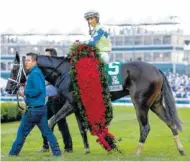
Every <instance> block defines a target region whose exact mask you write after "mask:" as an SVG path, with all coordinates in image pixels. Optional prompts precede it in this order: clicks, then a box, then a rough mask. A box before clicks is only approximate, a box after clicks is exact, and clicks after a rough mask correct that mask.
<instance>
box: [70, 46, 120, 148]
mask: <svg viewBox="0 0 190 162" xmlns="http://www.w3.org/2000/svg"><path fill="white" fill-rule="evenodd" d="M69 58H70V60H71V71H70V75H71V78H72V83H73V95H74V97H75V100H76V102H77V104H78V108H79V109H80V110H79V111H80V114H81V117H82V123H83V125H84V127H85V128H86V129H90V131H91V134H92V135H97V136H98V139H97V142H98V143H100V144H101V145H103V147H104V148H105V149H106V150H107V151H110V150H112V149H116V148H117V146H116V144H115V137H114V136H113V135H112V134H110V133H109V132H108V128H107V126H108V125H109V123H110V122H111V120H112V118H113V110H112V105H111V100H110V94H109V92H108V89H107V87H108V82H107V78H106V73H105V68H104V62H103V61H102V59H101V58H100V54H99V50H98V48H96V47H94V46H93V47H92V46H89V45H86V44H80V43H79V42H78V43H75V44H73V45H72V46H71V48H70V52H69Z"/></svg>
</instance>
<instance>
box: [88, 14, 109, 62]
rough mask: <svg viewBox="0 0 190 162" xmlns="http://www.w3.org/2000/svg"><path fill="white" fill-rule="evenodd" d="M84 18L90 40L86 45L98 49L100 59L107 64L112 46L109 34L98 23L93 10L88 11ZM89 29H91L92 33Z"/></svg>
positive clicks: (97, 16)
mask: <svg viewBox="0 0 190 162" xmlns="http://www.w3.org/2000/svg"><path fill="white" fill-rule="evenodd" d="M84 18H85V19H86V20H87V22H88V26H89V34H90V35H91V39H90V40H89V41H88V42H87V44H88V45H91V46H96V47H97V48H99V50H100V55H101V58H102V59H103V61H104V62H105V63H109V52H110V51H111V49H112V44H111V40H110V39H109V34H108V33H107V32H106V31H105V29H103V28H102V27H101V25H100V23H99V18H100V15H99V13H98V12H97V11H95V10H91V11H88V12H86V13H85V14H84ZM91 27H93V30H92V31H91Z"/></svg>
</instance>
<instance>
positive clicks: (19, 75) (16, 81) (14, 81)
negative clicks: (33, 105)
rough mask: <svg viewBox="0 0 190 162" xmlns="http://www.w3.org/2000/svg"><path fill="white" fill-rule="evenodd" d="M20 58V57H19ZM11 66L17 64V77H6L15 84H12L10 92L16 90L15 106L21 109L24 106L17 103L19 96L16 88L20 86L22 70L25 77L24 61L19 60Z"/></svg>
mask: <svg viewBox="0 0 190 162" xmlns="http://www.w3.org/2000/svg"><path fill="white" fill-rule="evenodd" d="M20 60H21V59H20ZM13 66H19V71H18V75H17V78H16V79H15V80H14V79H12V78H8V81H11V82H13V83H16V85H15V86H14V89H13V91H12V94H13V93H14V92H15V91H16V90H17V93H16V95H17V106H18V108H20V109H22V110H25V109H24V108H22V107H21V106H20V104H19V96H18V89H19V88H20V82H21V76H22V72H23V74H24V77H25V79H26V71H25V70H24V63H23V61H20V64H15V63H14V64H13Z"/></svg>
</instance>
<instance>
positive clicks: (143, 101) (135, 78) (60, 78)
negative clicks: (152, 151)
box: [6, 55, 185, 155]
mask: <svg viewBox="0 0 190 162" xmlns="http://www.w3.org/2000/svg"><path fill="white" fill-rule="evenodd" d="M16 58H17V59H16V63H17V64H19V60H18V58H19V56H17V55H16ZM37 64H38V66H39V68H40V69H41V70H42V72H43V74H44V75H45V76H47V74H49V75H48V77H46V79H47V80H48V81H49V82H50V83H51V84H53V85H58V86H57V87H58V89H59V88H60V85H61V86H63V85H66V88H67V89H68V90H69V89H70V88H69V87H70V86H69V85H70V84H68V81H67V75H65V73H66V72H67V73H68V71H69V70H70V67H71V65H70V61H69V60H68V59H67V58H64V57H48V56H41V55H40V56H38V59H37ZM57 67H58V68H57ZM15 69H16V66H14V67H13V69H12V70H11V73H13V71H16V73H18V69H17V70H15ZM120 73H121V76H122V80H123V82H122V85H123V90H122V91H115V92H110V94H111V100H112V101H114V100H117V99H119V98H122V97H124V96H130V97H131V101H132V103H133V105H134V107H135V111H136V116H137V120H138V123H139V127H140V137H139V142H138V144H137V149H136V152H135V153H136V155H140V154H141V152H142V147H143V145H144V144H145V141H146V139H147V136H148V134H149V132H150V124H149V120H148V112H149V110H151V111H152V112H153V113H155V114H156V115H157V116H158V117H159V118H160V119H161V120H162V121H163V122H165V124H166V125H167V126H168V127H169V128H170V130H171V131H172V134H173V136H174V140H175V143H176V147H177V150H178V151H179V153H180V155H185V154H184V149H183V145H182V144H181V141H180V138H179V135H178V131H182V124H181V121H180V119H179V117H178V114H177V110H176V106H175V100H174V97H173V94H172V90H171V88H170V85H169V82H168V80H167V78H166V76H165V75H164V73H163V72H162V71H160V70H158V69H157V68H156V67H154V66H153V65H151V64H149V63H146V62H143V61H131V62H127V63H123V64H122V66H121V70H120ZM61 74H64V75H61ZM14 79H15V75H14ZM14 79H13V78H12V79H10V80H9V81H8V83H7V88H6V91H7V92H9V93H11V92H12V89H14V88H13V83H14V82H13V81H12V80H14ZM60 89H61V88H60ZM71 91H72V88H71ZM63 96H64V93H63ZM69 97H71V98H72V96H71V93H70V95H69ZM73 107H74V108H75V109H76V108H77V107H76V105H75V106H73Z"/></svg>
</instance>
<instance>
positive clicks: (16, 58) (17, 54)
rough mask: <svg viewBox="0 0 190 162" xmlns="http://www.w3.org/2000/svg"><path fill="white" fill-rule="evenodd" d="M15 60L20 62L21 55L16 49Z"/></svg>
mask: <svg viewBox="0 0 190 162" xmlns="http://www.w3.org/2000/svg"><path fill="white" fill-rule="evenodd" d="M15 61H18V62H20V56H19V52H18V51H16V55H15Z"/></svg>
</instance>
